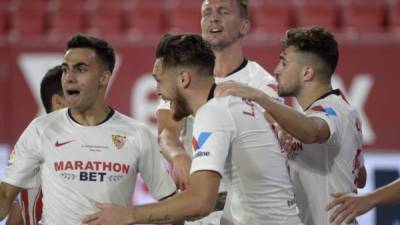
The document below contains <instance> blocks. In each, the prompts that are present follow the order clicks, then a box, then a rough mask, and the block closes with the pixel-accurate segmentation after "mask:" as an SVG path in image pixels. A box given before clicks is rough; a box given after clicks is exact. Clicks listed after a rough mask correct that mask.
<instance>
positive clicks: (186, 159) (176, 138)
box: [156, 0, 282, 225]
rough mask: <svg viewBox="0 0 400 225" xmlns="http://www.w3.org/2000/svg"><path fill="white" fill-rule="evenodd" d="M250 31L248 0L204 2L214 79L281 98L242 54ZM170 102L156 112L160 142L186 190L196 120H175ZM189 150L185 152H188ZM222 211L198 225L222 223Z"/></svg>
mask: <svg viewBox="0 0 400 225" xmlns="http://www.w3.org/2000/svg"><path fill="white" fill-rule="evenodd" d="M249 30H250V19H249V11H248V1H247V0H204V1H203V2H202V5H201V31H202V36H203V38H204V39H205V40H207V41H208V42H209V43H210V45H211V49H212V51H213V52H214V54H215V66H214V70H213V74H214V79H215V81H216V82H217V83H219V82H222V81H224V80H235V81H238V82H242V83H245V84H248V85H250V86H253V87H255V88H258V89H260V90H262V91H263V92H265V93H267V94H268V95H270V96H272V97H273V98H276V99H279V100H280V101H282V99H280V98H279V97H278V94H277V92H276V86H277V84H276V80H275V79H274V78H273V77H272V76H271V75H270V74H269V73H268V72H267V71H265V70H264V68H262V67H261V66H260V65H259V64H258V63H256V62H254V61H251V60H248V59H246V58H245V56H244V55H243V49H242V44H241V42H242V39H243V37H244V36H245V35H246V34H247V33H248V32H249ZM172 114H173V112H172V110H171V107H170V105H169V102H168V101H163V100H161V104H160V106H159V107H158V109H157V112H156V116H157V124H158V133H159V143H160V146H161V151H162V153H163V155H164V157H165V158H166V159H167V160H168V161H169V162H171V163H172V165H173V171H172V172H173V175H174V177H175V180H176V184H177V186H178V187H179V188H180V189H181V190H185V189H186V188H187V186H188V181H189V170H190V163H191V157H192V156H193V150H192V146H191V143H192V129H193V117H191V116H188V117H186V118H182V119H181V120H180V121H178V122H177V121H175V120H174V119H173V117H172ZM185 151H186V152H185ZM224 191H226V188H225V187H221V190H220V192H221V195H220V196H222V198H221V202H219V204H218V205H219V206H218V207H217V210H221V209H222V208H223V204H224V198H223V196H224V195H226V193H224ZM221 215H222V212H221V211H219V212H215V213H213V214H211V215H210V216H209V217H207V218H203V220H201V221H198V222H196V223H193V222H192V223H190V222H188V223H187V224H202V223H206V224H214V225H217V224H219V220H220V217H221Z"/></svg>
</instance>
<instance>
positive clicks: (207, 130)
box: [191, 96, 301, 225]
mask: <svg viewBox="0 0 400 225" xmlns="http://www.w3.org/2000/svg"><path fill="white" fill-rule="evenodd" d="M193 149H194V154H193V157H194V159H193V162H192V167H191V173H195V172H196V171H202V170H209V171H210V170H211V171H215V172H217V173H219V174H221V176H222V177H225V179H224V181H226V182H228V184H227V185H226V186H227V187H229V189H228V197H227V201H226V204H225V207H224V212H223V216H222V219H221V223H220V224H221V225H239V224H246V225H260V224H268V225H294V224H296V225H298V224H301V221H300V218H299V217H298V209H297V206H296V202H295V200H294V194H293V190H292V189H293V187H292V183H291V182H290V178H289V173H288V170H287V164H286V157H285V155H284V154H283V153H282V151H281V148H280V146H279V143H278V141H277V138H276V135H275V133H274V131H273V129H272V127H271V125H270V124H269V123H268V122H267V121H266V120H265V118H264V114H263V112H262V111H261V110H260V109H259V108H258V107H257V106H256V105H255V104H254V103H253V102H250V101H248V100H245V99H242V98H239V97H233V96H227V97H221V98H214V99H211V100H209V101H208V102H207V103H206V104H205V105H203V106H202V107H200V109H199V110H198V111H197V112H196V117H195V120H194V127H193Z"/></svg>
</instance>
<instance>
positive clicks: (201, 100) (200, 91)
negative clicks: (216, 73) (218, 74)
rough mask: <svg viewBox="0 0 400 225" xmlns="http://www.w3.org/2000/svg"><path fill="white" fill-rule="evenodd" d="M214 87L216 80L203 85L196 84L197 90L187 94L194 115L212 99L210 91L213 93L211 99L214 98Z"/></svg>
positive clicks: (202, 83) (205, 82) (204, 82)
mask: <svg viewBox="0 0 400 225" xmlns="http://www.w3.org/2000/svg"><path fill="white" fill-rule="evenodd" d="M213 86H214V80H213V79H210V80H207V81H203V82H201V83H196V89H194V90H192V91H191V92H188V93H187V96H188V98H187V100H188V102H189V107H190V109H191V110H192V112H193V115H196V112H197V110H198V109H199V108H201V107H202V106H203V105H204V104H206V103H207V101H208V100H209V97H210V91H212V93H211V94H212V96H211V97H213V96H214V91H213V90H214V88H213Z"/></svg>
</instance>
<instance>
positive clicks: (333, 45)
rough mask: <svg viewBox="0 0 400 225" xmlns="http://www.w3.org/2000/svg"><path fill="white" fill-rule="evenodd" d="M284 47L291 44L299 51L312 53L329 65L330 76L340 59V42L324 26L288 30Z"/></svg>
mask: <svg viewBox="0 0 400 225" xmlns="http://www.w3.org/2000/svg"><path fill="white" fill-rule="evenodd" d="M282 46H283V49H286V48H288V47H290V46H293V47H295V48H296V49H297V50H298V51H300V52H304V53H311V54H313V55H315V56H317V57H318V58H320V59H321V60H322V61H323V62H324V63H325V65H327V67H328V70H327V73H328V74H327V75H328V76H329V78H330V77H331V76H332V74H333V73H334V72H335V69H336V66H337V63H338V60H339V50H338V43H337V41H336V40H335V38H334V36H333V35H332V34H331V33H329V32H328V31H326V30H325V29H324V28H322V27H318V26H314V27H309V28H306V27H303V28H293V29H289V30H288V31H287V32H286V36H285V37H284V38H283V40H282Z"/></svg>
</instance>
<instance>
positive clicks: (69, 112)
mask: <svg viewBox="0 0 400 225" xmlns="http://www.w3.org/2000/svg"><path fill="white" fill-rule="evenodd" d="M108 108H110V112H108V115H107V117H106V118H105V119H104V120H103V121H101V122H100V123H98V124H96V126H98V125H100V124H103V123H105V122H106V121H107V120H109V119H110V118H111V117H112V116H113V115H114V113H115V110H114V109H113V108H111V107H108ZM68 116H69V118H71V120H72V121H74V122H75V123H77V124H80V123H79V122H78V121H76V120H75V118H74V117H73V116H72V113H71V109H70V108H68ZM80 125H82V124H80Z"/></svg>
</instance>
